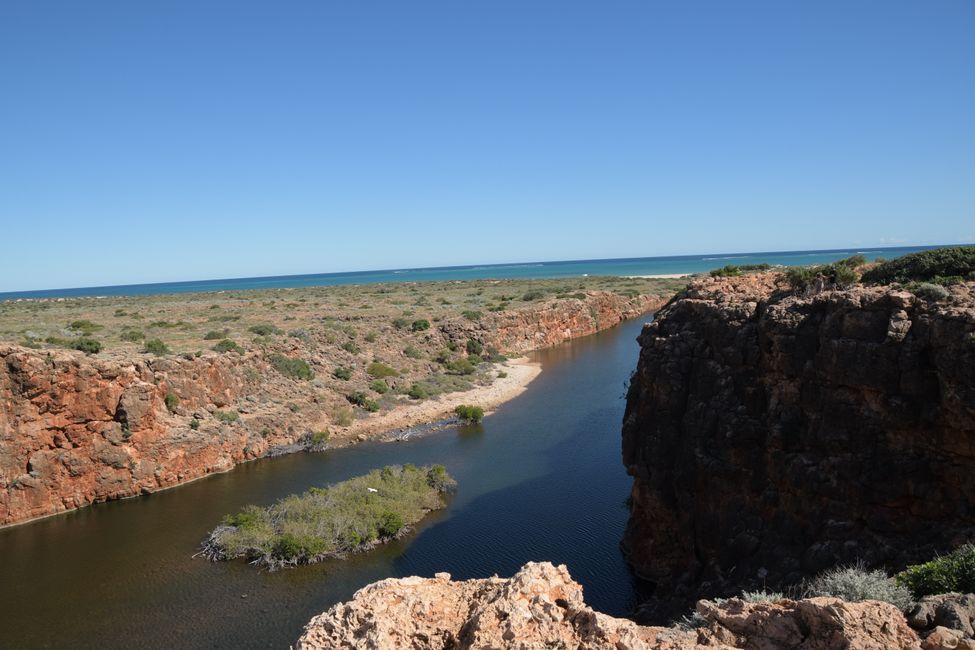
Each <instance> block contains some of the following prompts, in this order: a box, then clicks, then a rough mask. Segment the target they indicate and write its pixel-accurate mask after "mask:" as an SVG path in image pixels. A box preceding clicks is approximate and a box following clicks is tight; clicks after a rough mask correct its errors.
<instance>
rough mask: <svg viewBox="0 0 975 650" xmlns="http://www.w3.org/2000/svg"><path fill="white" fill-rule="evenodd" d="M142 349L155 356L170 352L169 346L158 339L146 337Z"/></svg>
mask: <svg viewBox="0 0 975 650" xmlns="http://www.w3.org/2000/svg"><path fill="white" fill-rule="evenodd" d="M142 351H143V352H146V353H148V354H154V355H156V356H157V357H161V356H162V355H164V354H169V353H170V349H169V346H168V345H166V344H165V343H163V342H162V340H160V339H147V340H146V342H145V345H144V346H143V348H142Z"/></svg>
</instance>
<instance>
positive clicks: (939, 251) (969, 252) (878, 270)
mask: <svg viewBox="0 0 975 650" xmlns="http://www.w3.org/2000/svg"><path fill="white" fill-rule="evenodd" d="M973 272H975V246H955V247H951V248H936V249H934V250H929V251H921V252H919V253H911V254H909V255H904V256H903V257H898V258H897V259H894V260H891V261H889V262H884V263H883V264H880V265H878V266H876V267H874V268H872V269H870V270H869V271H867V272H866V273H864V274H863V278H862V279H863V281H864V282H868V283H871V284H890V283H892V282H900V283H906V282H911V281H915V282H929V281H931V280H933V279H935V278H938V277H941V278H950V277H952V276H960V277H968V275H969V274H970V273H973Z"/></svg>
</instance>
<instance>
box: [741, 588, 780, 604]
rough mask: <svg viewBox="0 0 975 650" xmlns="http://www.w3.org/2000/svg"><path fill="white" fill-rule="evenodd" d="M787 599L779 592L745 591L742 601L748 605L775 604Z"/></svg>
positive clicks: (742, 593)
mask: <svg viewBox="0 0 975 650" xmlns="http://www.w3.org/2000/svg"><path fill="white" fill-rule="evenodd" d="M783 598H785V595H784V594H782V593H781V592H778V591H765V590H764V589H763V590H761V591H743V592H741V599H742V600H744V601H745V602H746V603H774V602H778V601H780V600H782V599H783Z"/></svg>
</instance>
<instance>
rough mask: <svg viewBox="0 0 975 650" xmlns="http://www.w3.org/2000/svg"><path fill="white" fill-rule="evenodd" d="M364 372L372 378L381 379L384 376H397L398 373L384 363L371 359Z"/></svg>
mask: <svg viewBox="0 0 975 650" xmlns="http://www.w3.org/2000/svg"><path fill="white" fill-rule="evenodd" d="M366 374H368V375H369V376H370V377H372V378H373V379H383V378H385V377H398V376H399V373H398V372H397V371H396V369H395V368H392V367H390V366H387V365H386V364H385V363H380V362H379V361H373V362H372V363H370V364H369V366H368V367H367V368H366Z"/></svg>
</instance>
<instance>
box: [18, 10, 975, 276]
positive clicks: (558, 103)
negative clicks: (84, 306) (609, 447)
mask: <svg viewBox="0 0 975 650" xmlns="http://www.w3.org/2000/svg"><path fill="white" fill-rule="evenodd" d="M973 62H975V3H973V2H970V1H968V0H957V1H941V0H932V1H928V2H917V1H911V2H898V1H893V0H884V1H879V0H878V1H875V2H867V1H860V0H843V1H837V2H831V1H825V0H818V1H817V2H802V3H800V2H791V1H787V0H770V1H768V2H733V1H729V0H715V1H713V2H703V1H693V0H691V1H681V2H677V1H676V0H674V1H672V2H649V1H640V2H613V1H606V2H595V1H591V2H570V1H565V0H559V1H553V2H542V1H538V2H514V1H495V2H484V1H477V2H425V1H421V0H417V1H411V2H402V1H400V0H397V1H390V2H370V1H362V2H342V3H340V2H330V1H323V0H315V1H308V2H301V1H296V2H288V3H270V2H261V3H257V2H241V1H239V0H237V1H234V2H205V1H204V2H197V1H194V2H179V1H175V0H174V1H171V2H164V3H142V2H102V1H98V0H93V1H86V2H77V1H74V0H72V1H70V2H45V1H43V0H42V1H37V0H30V1H20V0H6V1H5V2H4V3H3V4H2V6H0V221H2V225H3V232H4V234H5V237H4V241H3V246H2V252H0V291H9V290H27V289H42V288H53V287H65V286H86V285H103V284H122V283H139V282H153V281H164V280H184V279H201V278H213V277H237V276H255V275H276V274H294V273H314V272H329V271H347V270H361V269H373V268H398V267H406V266H432V265H449V264H466V263H487V262H510V261H528V260H550V259H579V258H606V257H631V256H652V255H669V254H689V253H708V252H730V251H751V250H785V249H807V248H832V247H844V246H851V245H874V246H876V245H880V244H888V245H899V244H928V243H955V242H971V241H975V64H973Z"/></svg>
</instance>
